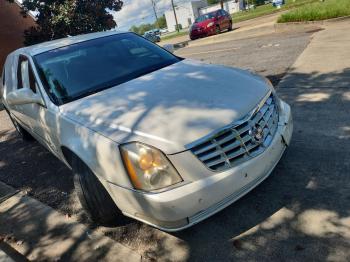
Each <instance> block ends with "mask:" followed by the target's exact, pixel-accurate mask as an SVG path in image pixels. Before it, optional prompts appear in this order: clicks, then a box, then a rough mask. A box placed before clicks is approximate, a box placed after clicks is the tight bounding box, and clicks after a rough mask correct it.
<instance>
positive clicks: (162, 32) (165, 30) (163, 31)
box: [159, 28, 169, 34]
mask: <svg viewBox="0 0 350 262" xmlns="http://www.w3.org/2000/svg"><path fill="white" fill-rule="evenodd" d="M159 32H160V34H166V33H168V32H169V30H168V28H162V29H160V30H159Z"/></svg>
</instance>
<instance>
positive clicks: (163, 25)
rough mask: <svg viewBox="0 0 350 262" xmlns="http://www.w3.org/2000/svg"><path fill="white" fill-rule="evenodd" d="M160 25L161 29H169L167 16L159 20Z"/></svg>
mask: <svg viewBox="0 0 350 262" xmlns="http://www.w3.org/2000/svg"><path fill="white" fill-rule="evenodd" d="M158 25H159V28H166V27H167V24H166V20H165V15H163V16H161V17H159V18H158Z"/></svg>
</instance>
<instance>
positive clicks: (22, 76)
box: [17, 55, 36, 93]
mask: <svg viewBox="0 0 350 262" xmlns="http://www.w3.org/2000/svg"><path fill="white" fill-rule="evenodd" d="M23 87H28V88H30V89H31V90H32V91H33V92H34V93H36V82H35V77H34V73H33V69H32V67H31V65H30V63H29V60H28V58H27V57H25V56H23V55H21V56H20V57H19V59H18V67H17V88H18V89H21V88H23Z"/></svg>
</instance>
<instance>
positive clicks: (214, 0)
mask: <svg viewBox="0 0 350 262" xmlns="http://www.w3.org/2000/svg"><path fill="white" fill-rule="evenodd" d="M217 3H220V0H208V5H215V4H217Z"/></svg>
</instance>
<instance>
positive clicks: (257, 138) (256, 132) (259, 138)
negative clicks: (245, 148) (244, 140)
mask: <svg viewBox="0 0 350 262" xmlns="http://www.w3.org/2000/svg"><path fill="white" fill-rule="evenodd" d="M249 135H250V136H251V138H252V142H253V143H255V144H259V145H260V144H261V143H262V142H264V141H263V140H264V130H263V129H262V127H261V126H259V125H258V124H256V125H254V126H252V128H251V129H250V130H249Z"/></svg>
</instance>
